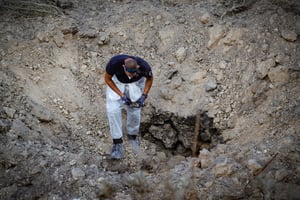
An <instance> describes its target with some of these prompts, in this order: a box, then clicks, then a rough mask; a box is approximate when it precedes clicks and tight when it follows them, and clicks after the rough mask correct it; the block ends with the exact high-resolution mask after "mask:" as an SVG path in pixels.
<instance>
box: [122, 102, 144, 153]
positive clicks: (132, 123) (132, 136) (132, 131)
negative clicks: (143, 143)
mask: <svg viewBox="0 0 300 200" xmlns="http://www.w3.org/2000/svg"><path fill="white" fill-rule="evenodd" d="M126 111H127V120H126V129H127V134H128V139H129V142H130V143H131V145H132V147H133V151H134V153H138V151H139V140H138V134H139V130H140V122H141V108H133V107H129V106H127V107H126Z"/></svg>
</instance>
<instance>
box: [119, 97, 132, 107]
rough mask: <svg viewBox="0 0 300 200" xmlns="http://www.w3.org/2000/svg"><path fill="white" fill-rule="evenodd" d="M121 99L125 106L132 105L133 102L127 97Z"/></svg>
mask: <svg viewBox="0 0 300 200" xmlns="http://www.w3.org/2000/svg"><path fill="white" fill-rule="evenodd" d="M121 99H122V101H123V104H125V105H130V104H132V102H131V100H130V99H129V98H128V97H126V96H125V95H124V96H122V97H121Z"/></svg>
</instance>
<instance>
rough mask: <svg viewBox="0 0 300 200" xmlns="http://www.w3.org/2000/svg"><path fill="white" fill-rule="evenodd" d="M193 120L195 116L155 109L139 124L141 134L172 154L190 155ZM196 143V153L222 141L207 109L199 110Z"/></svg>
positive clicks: (193, 135)
mask: <svg viewBox="0 0 300 200" xmlns="http://www.w3.org/2000/svg"><path fill="white" fill-rule="evenodd" d="M195 120H196V116H188V117H182V116H178V115H176V114H174V113H171V112H159V111H155V112H153V113H152V116H151V120H149V121H148V122H146V123H142V124H141V136H142V137H143V138H144V139H146V140H149V141H150V142H152V143H155V144H156V145H157V146H158V148H160V149H162V150H167V151H169V152H171V153H172V154H173V155H184V156H191V155H192V146H193V143H194V138H195V124H196V121H195ZM196 143H197V147H196V148H197V151H196V152H197V153H199V150H200V149H202V148H206V149H210V148H213V147H214V146H216V145H217V144H218V143H223V137H222V135H221V132H220V131H219V130H218V129H217V128H216V127H215V126H214V122H213V118H212V117H209V116H208V114H207V111H200V121H199V131H198V132H197V141H196Z"/></svg>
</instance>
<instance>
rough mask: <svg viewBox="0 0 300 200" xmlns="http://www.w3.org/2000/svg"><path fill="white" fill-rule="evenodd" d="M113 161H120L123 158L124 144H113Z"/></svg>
mask: <svg viewBox="0 0 300 200" xmlns="http://www.w3.org/2000/svg"><path fill="white" fill-rule="evenodd" d="M110 157H111V159H116V160H119V159H121V158H122V157H123V144H122V143H118V144H113V147H112V150H111V155H110Z"/></svg>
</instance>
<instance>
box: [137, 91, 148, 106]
mask: <svg viewBox="0 0 300 200" xmlns="http://www.w3.org/2000/svg"><path fill="white" fill-rule="evenodd" d="M146 98H147V95H146V94H142V96H141V97H140V98H139V99H138V100H137V101H136V102H137V103H139V104H140V106H141V107H144V106H145V100H146Z"/></svg>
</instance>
